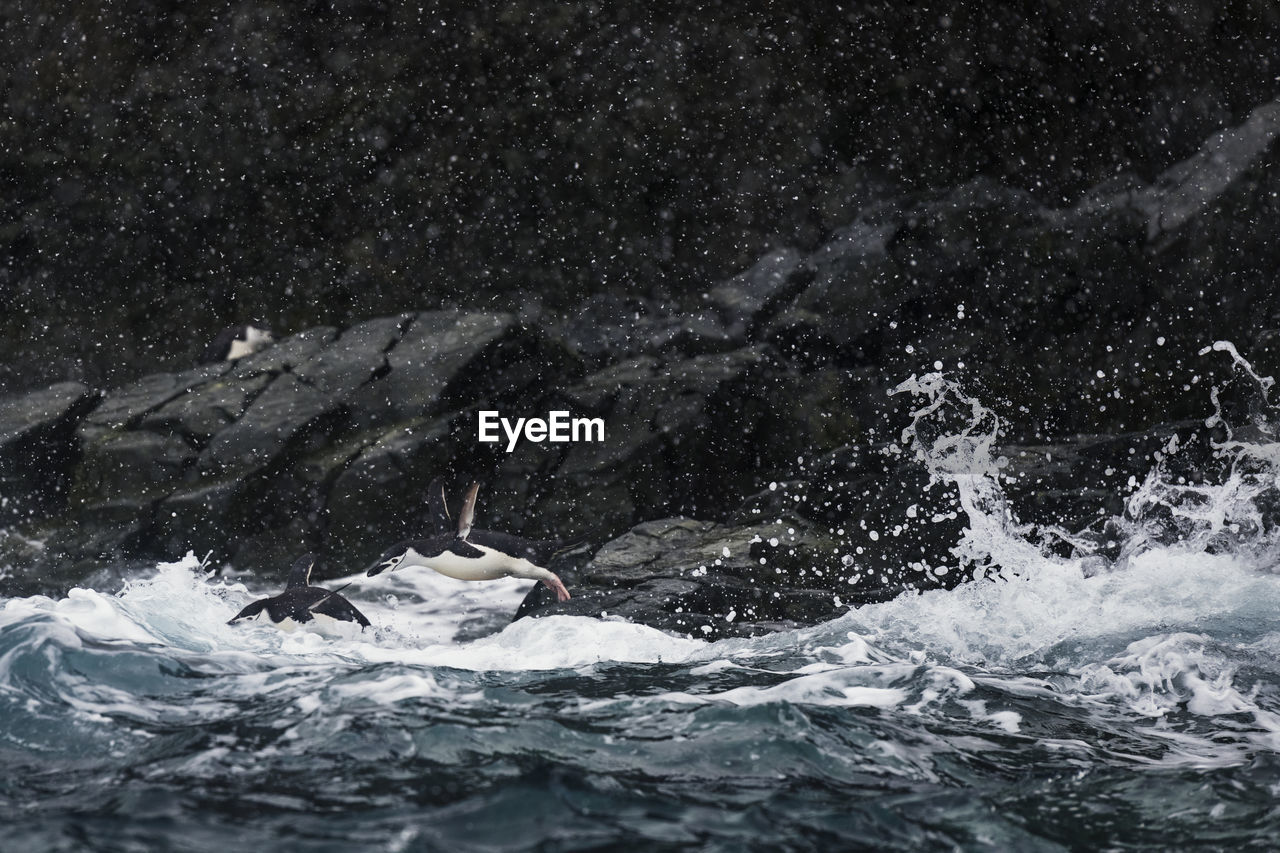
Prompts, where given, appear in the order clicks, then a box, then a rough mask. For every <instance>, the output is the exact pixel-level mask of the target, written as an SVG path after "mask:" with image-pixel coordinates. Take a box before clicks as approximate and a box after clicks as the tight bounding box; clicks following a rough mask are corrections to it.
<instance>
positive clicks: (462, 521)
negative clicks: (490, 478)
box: [458, 483, 480, 540]
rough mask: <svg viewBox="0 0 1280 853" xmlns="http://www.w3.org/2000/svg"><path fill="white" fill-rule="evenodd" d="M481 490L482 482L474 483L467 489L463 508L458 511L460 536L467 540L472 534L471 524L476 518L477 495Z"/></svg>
mask: <svg viewBox="0 0 1280 853" xmlns="http://www.w3.org/2000/svg"><path fill="white" fill-rule="evenodd" d="M479 492H480V484H479V483H472V484H471V488H469V489H467V496H466V497H465V498H463V499H462V509H461V510H460V511H459V512H458V538H459V539H462V540H466V538H467V537H468V536H470V535H471V525H472V523H473V522H474V521H475V520H476V495H477V494H479Z"/></svg>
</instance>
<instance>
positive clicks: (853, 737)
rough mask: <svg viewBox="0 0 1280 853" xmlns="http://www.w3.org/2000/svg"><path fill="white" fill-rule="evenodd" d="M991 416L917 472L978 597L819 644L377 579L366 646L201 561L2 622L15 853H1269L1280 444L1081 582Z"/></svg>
mask: <svg viewBox="0 0 1280 853" xmlns="http://www.w3.org/2000/svg"><path fill="white" fill-rule="evenodd" d="M901 390H903V391H904V392H911V393H913V394H916V395H919V396H920V399H922V400H923V401H924V402H923V404H922V407H921V409H920V410H919V411H918V412H917V425H918V424H919V422H920V420H919V419H920V418H926V417H929V416H931V414H936V412H937V410H938V407H939V406H940V405H941V404H942V403H943V402H945V401H947V400H950V404H952V405H954V404H955V403H956V402H957V401H959V402H961V403H963V402H964V401H965V398H963V397H962V396H960V395H958V391H957V389H956V388H955V387H954V386H952V385H951V384H950V383H948V382H946V381H945V380H943V379H942V378H941V377H938V376H931V377H924V378H923V379H919V380H912V381H911V382H909V383H904V386H903V388H902V389H901ZM989 421H990V413H988V412H986V411H985V410H982V409H981V408H980V407H978V406H977V404H976V403H974V404H973V407H972V419H971V421H970V422H969V423H968V425H967V426H966V427H965V428H964V429H960V430H953V431H952V432H951V433H949V434H947V435H944V436H942V438H941V439H937V440H933V441H930V442H928V443H926V442H924V441H923V440H922V439H921V438H920V437H919V436H918V435H916V434H915V432H914V431H913V429H908V431H907V434H906V436H905V438H906V439H907V441H908V444H907V445H904V447H907V448H911V447H914V449H915V452H917V453H918V455H919V456H920V458H921V461H922V464H926V465H928V466H930V468H931V470H932V471H933V472H934V473H935V474H936V475H937V476H938V477H939V478H941V479H944V480H947V481H949V483H950V487H951V488H955V489H956V490H957V492H958V495H959V497H960V502H961V504H962V506H963V508H964V510H965V511H966V513H967V514H968V515H969V519H970V525H969V531H968V533H967V534H966V538H965V541H963V542H961V543H960V544H959V546H958V548H957V550H956V552H954V554H952V555H950V559H951V560H952V561H953V562H954V561H955V560H956V559H957V558H959V559H961V560H965V561H968V562H969V563H970V564H972V565H985V566H987V568H986V569H985V570H984V571H983V572H982V573H983V574H984V575H985V577H984V578H982V579H980V580H978V581H975V582H972V583H968V584H965V585H963V586H961V587H959V588H957V589H955V590H952V591H938V592H930V593H927V594H924V595H918V596H907V597H903V598H899V599H897V600H895V601H892V602H889V603H886V604H880V605H871V606H864V607H860V608H856V609H853V610H851V611H850V612H848V613H847V614H846V615H844V616H842V617H840V618H838V619H836V620H834V621H831V622H828V623H826V624H823V625H819V626H816V627H813V628H809V629H806V630H800V631H793V632H785V633H778V634H773V635H769V636H764V637H758V638H754V639H735V640H723V641H719V642H705V641H701V640H695V639H686V638H679V637H673V636H670V635H667V634H663V633H661V632H658V631H655V630H652V629H649V628H645V627H641V626H636V625H632V624H627V623H624V622H620V621H608V620H594V619H586V618H579V617H549V618H545V619H538V620H532V619H527V620H522V621H520V622H518V623H515V624H509V625H508V624H506V622H507V619H508V618H509V614H511V613H512V612H513V611H514V610H515V607H516V605H517V603H518V602H519V600H520V597H521V595H522V594H523V591H524V587H525V586H527V582H516V581H510V582H495V583H492V584H462V583H459V582H456V581H451V580H448V579H445V578H440V577H437V576H434V575H431V576H429V577H423V576H421V575H418V576H410V575H408V574H405V575H397V576H394V577H392V578H390V579H388V578H385V577H380V578H377V579H363V578H354V579H353V585H352V586H351V587H350V588H349V589H348V590H347V591H346V594H348V596H349V597H350V598H351V599H352V600H353V601H355V602H356V603H357V604H358V606H360V607H361V609H362V610H364V612H365V613H366V614H367V615H368V616H369V617H370V619H371V620H372V622H373V628H371V629H369V630H366V631H364V632H362V633H357V632H352V633H351V634H350V635H349V636H344V637H339V638H326V637H322V636H319V635H316V634H313V633H309V632H297V633H293V634H284V633H281V632H278V631H275V630H273V629H271V628H269V627H248V628H246V627H231V626H228V625H226V624H225V623H226V620H227V619H228V618H230V616H232V615H233V614H234V613H235V612H236V611H237V610H238V609H239V608H240V607H242V606H243V605H244V604H245V603H246V602H248V601H249V600H251V599H252V598H253V597H254V595H255V594H257V593H261V592H263V591H264V590H263V589H262V588H261V587H260V586H259V582H258V581H257V580H254V581H252V583H251V587H252V588H251V589H247V588H246V586H245V585H244V584H242V583H239V582H232V581H229V580H222V579H211V578H209V577H206V575H205V574H204V573H203V572H202V571H201V570H200V567H199V563H198V561H197V560H196V559H195V557H193V556H191V555H188V556H187V557H186V558H184V559H181V560H178V561H177V562H173V563H167V564H162V565H160V566H159V567H158V568H157V570H156V571H155V572H154V574H153V575H151V576H148V577H145V578H139V579H136V580H133V581H130V582H128V583H127V584H126V585H125V587H124V589H123V590H121V591H119V592H118V593H115V594H112V593H108V592H100V591H93V590H87V589H78V590H73V591H72V592H71V593H70V595H68V596H67V597H66V598H65V599H62V600H57V601H55V600H50V599H46V598H40V597H35V598H25V599H8V600H5V601H4V602H3V608H2V609H0V719H2V720H3V728H2V729H0V755H3V762H4V769H5V772H4V773H3V774H0V824H2V825H3V826H4V827H5V829H4V834H5V839H6V840H5V843H4V845H3V846H4V847H5V848H6V849H13V850H20V849H66V850H81V849H89V848H93V849H109V850H128V849H138V850H152V849H164V848H171V849H187V850H218V851H225V850H227V849H229V845H245V846H249V845H253V846H254V847H255V848H256V847H258V846H265V847H268V848H270V847H284V848H287V849H302V850H311V849H314V850H320V849H333V850H338V849H386V850H423V849H439V850H515V849H525V848H529V847H533V846H539V847H541V848H543V849H585V848H607V847H610V846H619V847H621V846H624V845H625V846H635V847H643V848H649V849H654V848H659V849H660V848H671V849H674V848H684V847H689V846H698V847H700V848H704V849H710V850H716V849H723V850H738V849H744V848H745V849H777V848H779V847H785V848H790V849H797V848H804V849H823V850H829V849H840V848H846V847H858V846H865V847H871V848H879V849H887V848H897V849H950V848H965V849H971V848H975V847H989V848H993V849H1022V850H1039V849H1046V850H1049V849H1086V848H1089V849H1093V848H1098V847H1107V846H1115V847H1153V848H1170V847H1175V848H1176V847H1184V846H1187V845H1189V844H1191V843H1197V844H1200V845H1206V846H1210V847H1242V846H1243V847H1247V846H1250V845H1265V844H1266V843H1267V839H1269V838H1274V837H1276V833H1277V831H1278V830H1280V819H1278V818H1277V814H1278V812H1277V810H1276V809H1275V806H1274V803H1275V800H1276V797H1277V795H1278V794H1280V695H1278V693H1277V688H1278V687H1280V664H1277V662H1276V659H1277V653H1278V652H1280V621H1278V620H1277V618H1276V613H1277V612H1280V574H1277V573H1276V571H1275V569H1276V566H1275V559H1274V554H1275V549H1274V548H1273V547H1272V545H1273V543H1272V542H1271V539H1270V534H1269V533H1268V532H1267V531H1268V529H1269V525H1267V524H1264V523H1250V518H1251V517H1252V516H1256V514H1257V511H1256V505H1255V502H1254V498H1256V496H1257V495H1258V494H1259V492H1260V491H1261V490H1263V489H1267V488H1274V487H1275V484H1276V469H1275V467H1274V458H1275V456H1276V454H1275V453H1274V450H1275V448H1276V445H1274V444H1271V443H1268V442H1267V441H1266V440H1264V438H1265V437H1264V438H1257V437H1256V436H1255V440H1254V442H1253V443H1252V444H1246V443H1244V442H1242V441H1237V442H1234V443H1232V444H1229V445H1225V446H1224V448H1223V452H1224V453H1227V454H1234V456H1232V457H1231V458H1232V459H1233V460H1234V461H1233V462H1232V464H1231V465H1229V466H1227V468H1226V469H1225V470H1226V476H1225V477H1224V478H1223V479H1222V481H1221V482H1217V483H1211V484H1207V485H1197V486H1194V487H1193V486H1189V485H1186V484H1185V483H1178V482H1177V481H1176V480H1174V479H1173V478H1172V477H1168V476H1166V475H1165V474H1164V473H1163V472H1162V471H1161V470H1160V469H1159V468H1157V469H1156V470H1155V471H1153V472H1152V475H1151V476H1150V477H1149V478H1148V479H1147V481H1146V482H1145V483H1140V484H1136V487H1135V489H1134V491H1133V493H1132V494H1130V495H1127V496H1126V497H1127V500H1128V506H1129V509H1128V511H1127V512H1126V517H1125V518H1124V519H1121V520H1119V521H1120V526H1121V528H1122V529H1123V530H1124V531H1125V536H1126V537H1127V541H1126V542H1125V544H1124V546H1123V547H1122V548H1121V549H1120V551H1119V554H1120V556H1119V557H1115V556H1112V557H1109V558H1108V557H1102V556H1098V555H1096V554H1088V553H1085V552H1086V551H1087V549H1085V548H1082V549H1081V550H1078V551H1077V553H1076V556H1073V557H1069V558H1068V557H1061V556H1053V555H1052V551H1051V550H1050V549H1047V548H1044V547H1043V545H1042V544H1040V540H1039V539H1038V538H1036V537H1035V536H1033V535H1032V534H1031V532H1030V531H1028V530H1026V529H1024V528H1022V527H1020V526H1019V525H1018V524H1016V523H1015V522H1014V521H1013V520H1012V516H1011V515H1010V513H1009V512H1008V511H1007V510H1006V508H1005V507H1004V502H1003V496H1002V494H1001V492H1000V488H999V480H998V478H997V477H996V476H994V474H993V470H994V468H993V466H994V465H995V463H994V462H993V461H992V460H991V459H990V458H989V455H990V446H991V439H992V438H993V436H994V435H995V429H994V427H993V426H992V425H991V424H990V423H989ZM1157 506H1158V507H1160V508H1161V512H1159V513H1155V512H1152V511H1151V509H1152V507H1157ZM1156 517H1158V518H1159V523H1158V524H1157V522H1156V521H1153V520H1151V519H1153V518H1156ZM1254 521H1256V519H1254ZM1157 528H1158V529H1157ZM1224 534H1230V536H1225V535H1224ZM335 585H336V584H335Z"/></svg>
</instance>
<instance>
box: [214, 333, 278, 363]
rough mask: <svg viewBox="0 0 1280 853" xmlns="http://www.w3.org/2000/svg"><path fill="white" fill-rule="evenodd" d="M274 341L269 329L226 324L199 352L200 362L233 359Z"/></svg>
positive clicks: (261, 348) (251, 352) (264, 347)
mask: <svg viewBox="0 0 1280 853" xmlns="http://www.w3.org/2000/svg"><path fill="white" fill-rule="evenodd" d="M275 342H276V338H275V335H273V334H271V330H270V329H262V328H259V327H257V326H248V325H240V326H227V328H225V329H223V330H222V331H221V332H218V334H217V337H215V338H214V339H213V341H211V342H210V344H209V345H208V346H207V347H205V348H204V352H202V353H201V354H200V363H201V364H213V363H215V362H219V361H235V360H236V359H237V358H244V357H245V356H246V355H253V354H254V353H255V352H258V351H259V350H263V349H266V348H267V347H269V346H271V345H272V344H273V343H275Z"/></svg>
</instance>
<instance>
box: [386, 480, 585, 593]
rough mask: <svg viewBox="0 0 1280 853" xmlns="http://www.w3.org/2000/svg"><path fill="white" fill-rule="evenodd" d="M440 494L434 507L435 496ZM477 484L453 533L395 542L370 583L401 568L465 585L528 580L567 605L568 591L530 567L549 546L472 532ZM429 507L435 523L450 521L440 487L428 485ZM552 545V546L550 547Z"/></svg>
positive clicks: (550, 574)
mask: <svg viewBox="0 0 1280 853" xmlns="http://www.w3.org/2000/svg"><path fill="white" fill-rule="evenodd" d="M437 488H438V489H439V493H438V503H437V495H436V494H435V493H436V490H437ZM479 491H480V484H479V483H473V484H472V485H471V488H470V489H468V490H467V496H466V498H465V499H464V500H463V503H462V511H461V512H460V513H458V526H457V529H456V531H455V532H445V533H438V534H436V535H435V536H430V537H427V538H425V539H409V540H406V541H404V542H397V543H396V544H395V545H393V546H391V547H390V548H388V549H387V550H386V551H383V552H382V556H380V557H378V559H377V560H375V561H374V563H373V564H372V565H371V566H369V571H368V574H369V576H370V577H373V576H374V575H378V574H381V573H382V572H385V571H393V570H395V569H405V568H410V569H412V568H424V569H431V570H432V571H434V572H438V573H439V574H442V575H444V576H445V577H450V578H457V579H458V580H464V581H490V580H496V579H497V578H505V577H513V578H529V579H530V580H536V581H541V582H542V583H544V584H546V585H547V586H548V587H550V588H551V589H552V590H553V591H554V592H555V594H556V600H558V601H568V600H569V590H567V589H565V587H564V583H563V582H562V581H561V580H560V578H559V577H558V576H557V575H556V574H555V573H554V572H551V571H549V570H547V569H544V568H542V567H541V566H539V565H536V564H534V563H533V562H532V561H531V560H530V558H531V557H534V558H536V557H537V556H538V554H539V552H540V551H545V546H546V545H547V544H548V543H542V542H536V541H533V540H529V539H524V538H522V537H520V536H512V535H510V534H507V533H495V532H493V531H488V530H473V529H472V522H473V521H474V519H475V511H476V495H477V494H478V493H479ZM431 492H432V494H431V496H430V501H431V504H432V513H433V515H434V516H435V517H436V518H437V519H439V518H440V517H441V516H442V515H443V517H444V518H445V519H446V520H447V519H448V512H449V510H448V507H447V506H445V503H444V490H443V487H442V486H439V481H432V484H431ZM550 544H552V545H554V543H550Z"/></svg>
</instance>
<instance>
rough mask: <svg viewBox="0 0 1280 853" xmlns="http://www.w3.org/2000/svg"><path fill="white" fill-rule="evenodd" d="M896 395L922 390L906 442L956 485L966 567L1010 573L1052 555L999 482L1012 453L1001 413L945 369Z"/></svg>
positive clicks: (934, 472) (972, 571)
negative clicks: (1005, 448) (1005, 453)
mask: <svg viewBox="0 0 1280 853" xmlns="http://www.w3.org/2000/svg"><path fill="white" fill-rule="evenodd" d="M889 393H890V394H891V395H894V394H911V395H913V396H915V397H921V398H923V400H924V405H922V406H921V407H920V408H918V409H915V410H914V411H912V412H911V413H910V418H911V423H910V424H908V425H907V426H906V427H905V428H904V429H903V431H902V443H903V444H904V445H905V446H906V447H907V448H909V449H910V450H911V452H912V453H913V454H914V456H915V458H916V460H917V461H919V462H920V463H921V464H922V465H924V467H925V469H926V470H927V471H928V473H929V478H930V482H931V483H942V484H945V485H949V486H953V487H954V488H955V489H956V491H957V493H958V498H959V501H960V506H961V508H962V509H963V510H964V513H965V515H966V517H967V518H968V522H969V523H968V526H967V527H966V528H965V530H964V532H963V533H962V534H961V539H960V541H959V542H958V543H957V544H956V546H955V547H954V548H952V549H951V552H952V554H953V555H954V556H955V557H956V559H957V560H958V561H959V563H960V566H961V569H962V571H964V572H967V574H968V575H969V576H972V577H974V578H984V577H988V576H992V577H994V576H1007V575H1008V574H1009V573H1016V572H1018V571H1020V570H1021V569H1023V568H1026V567H1029V566H1035V565H1039V564H1040V563H1042V562H1043V561H1044V560H1045V559H1046V555H1045V552H1044V550H1043V549H1042V548H1041V547H1040V546H1039V545H1037V544H1035V543H1033V542H1032V541H1031V536H1032V534H1033V532H1034V530H1035V528H1034V526H1032V525H1023V524H1019V523H1017V522H1016V521H1015V520H1014V518H1013V514H1012V513H1011V511H1010V509H1009V504H1008V499H1007V498H1006V496H1005V493H1004V490H1003V489H1002V488H1001V486H1000V471H1001V469H1002V468H1003V467H1005V464H1006V460H1005V459H1004V458H1003V457H1000V456H998V455H996V452H995V446H996V443H997V441H999V439H1000V437H1001V434H1002V427H1001V422H1000V418H999V416H998V415H996V413H995V412H993V411H992V410H990V409H988V408H987V407H985V406H983V405H982V404H981V403H980V402H978V400H977V399H976V398H974V397H970V396H969V395H967V394H965V393H964V392H963V391H962V390H961V388H960V385H959V384H958V383H957V382H955V381H954V380H951V379H947V378H946V377H945V376H944V375H943V374H941V373H927V374H925V375H923V376H919V377H917V376H914V375H913V376H912V377H911V378H910V379H907V380H906V381H904V382H902V383H900V384H899V385H897V386H896V387H895V388H894V389H893V390H892V391H890V392H889Z"/></svg>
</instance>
